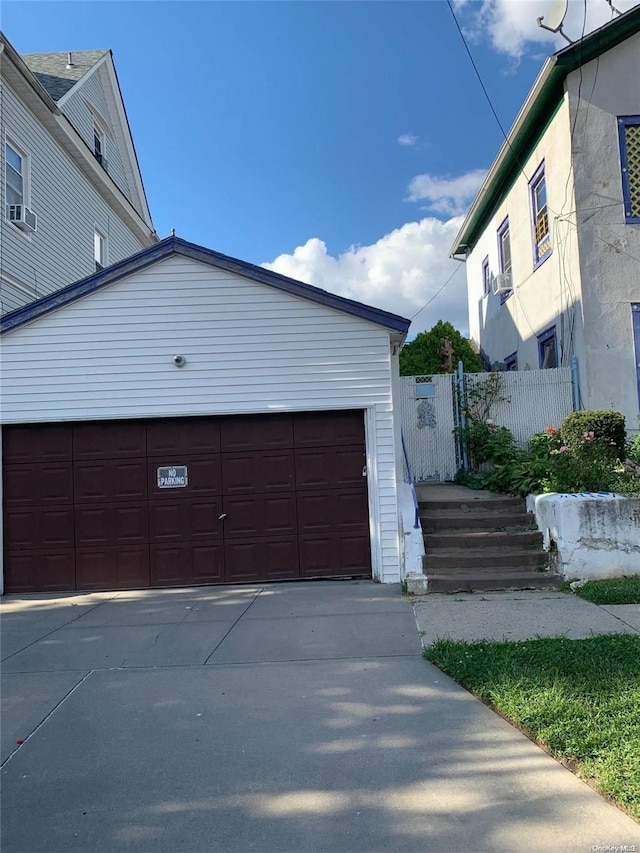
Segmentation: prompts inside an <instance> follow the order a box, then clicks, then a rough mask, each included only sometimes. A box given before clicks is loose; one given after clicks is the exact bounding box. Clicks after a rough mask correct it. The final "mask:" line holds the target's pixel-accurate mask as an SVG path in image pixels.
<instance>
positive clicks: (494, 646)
mask: <svg viewBox="0 0 640 853" xmlns="http://www.w3.org/2000/svg"><path fill="white" fill-rule="evenodd" d="M425 657H426V658H427V659H428V660H430V661H432V662H433V663H434V664H435V665H436V666H438V667H439V668H440V669H441V670H443V671H444V672H446V673H447V674H448V675H450V676H452V678H455V679H456V681H459V682H460V683H461V684H463V685H464V686H465V687H466V688H467V689H468V690H470V691H471V692H472V693H474V694H475V695H476V696H478V697H479V698H480V699H482V700H483V701H485V702H486V703H487V704H489V705H490V706H492V707H494V708H495V709H496V710H497V711H499V712H500V713H501V714H503V715H504V716H505V717H507V718H508V719H510V720H512V721H513V722H514V723H516V724H517V725H518V726H520V727H521V728H522V729H523V730H524V731H526V732H527V733H528V734H529V735H530V736H531V737H532V738H533V739H535V740H536V741H537V742H538V743H540V744H542V745H543V746H545V747H546V748H547V749H548V750H549V752H551V754H552V755H554V756H555V757H556V758H558V759H560V760H561V761H563V762H564V763H566V764H567V765H568V766H569V767H570V768H571V769H572V770H573V771H574V772H575V773H577V774H578V775H579V776H581V777H582V778H584V779H587V780H589V782H591V784H593V785H594V787H596V788H598V790H600V791H601V792H602V793H603V794H606V795H607V796H609V797H611V798H612V799H613V800H614V801H615V802H616V803H618V805H620V806H621V807H622V808H624V809H626V810H627V811H628V812H629V814H631V815H632V816H633V817H635V818H636V819H640V636H635V635H628V634H616V635H607V636H600V637H592V638H590V639H588V640H567V639H565V638H564V637H555V638H551V639H539V640H527V641H525V642H519V643H493V642H479V643H457V642H453V641H452V640H438V641H437V642H436V643H435V644H434V645H433V646H431V647H429V648H428V649H426V651H425Z"/></svg>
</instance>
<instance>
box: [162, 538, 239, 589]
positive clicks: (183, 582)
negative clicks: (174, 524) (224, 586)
mask: <svg viewBox="0 0 640 853" xmlns="http://www.w3.org/2000/svg"><path fill="white" fill-rule="evenodd" d="M223 582H224V548H223V545H222V542H221V541H208V542H206V541H202V542H180V543H176V544H173V545H152V546H151V585H152V586H154V587H158V586H192V585H197V584H205V583H223Z"/></svg>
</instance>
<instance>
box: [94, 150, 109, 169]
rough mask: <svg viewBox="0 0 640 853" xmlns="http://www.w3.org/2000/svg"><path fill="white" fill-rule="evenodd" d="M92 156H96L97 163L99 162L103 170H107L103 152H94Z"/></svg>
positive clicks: (107, 165)
mask: <svg viewBox="0 0 640 853" xmlns="http://www.w3.org/2000/svg"><path fill="white" fill-rule="evenodd" d="M94 157H95V158H96V160H97V161H98V163H100V165H101V166H102V168H103V169H104V170H105V172H108V171H109V164H108V163H107V158H106V157H105V156H104V154H94Z"/></svg>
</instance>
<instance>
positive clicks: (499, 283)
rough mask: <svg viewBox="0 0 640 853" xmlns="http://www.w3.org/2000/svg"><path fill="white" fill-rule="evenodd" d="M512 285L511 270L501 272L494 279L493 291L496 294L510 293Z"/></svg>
mask: <svg viewBox="0 0 640 853" xmlns="http://www.w3.org/2000/svg"><path fill="white" fill-rule="evenodd" d="M512 287H513V285H512V284H511V273H510V272H501V273H499V274H498V275H497V276H496V277H495V278H494V279H493V292H494V293H495V295H496V296H500V295H501V294H503V293H509V292H510V291H511V289H512Z"/></svg>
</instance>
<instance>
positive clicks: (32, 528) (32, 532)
mask: <svg viewBox="0 0 640 853" xmlns="http://www.w3.org/2000/svg"><path fill="white" fill-rule="evenodd" d="M4 541H5V546H6V548H7V550H9V551H24V550H31V551H33V550H38V549H42V548H53V549H59V548H73V547H74V524H73V506H71V505H69V506H60V507H53V506H51V507H46V506H39V507H24V508H8V509H5V512H4Z"/></svg>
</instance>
